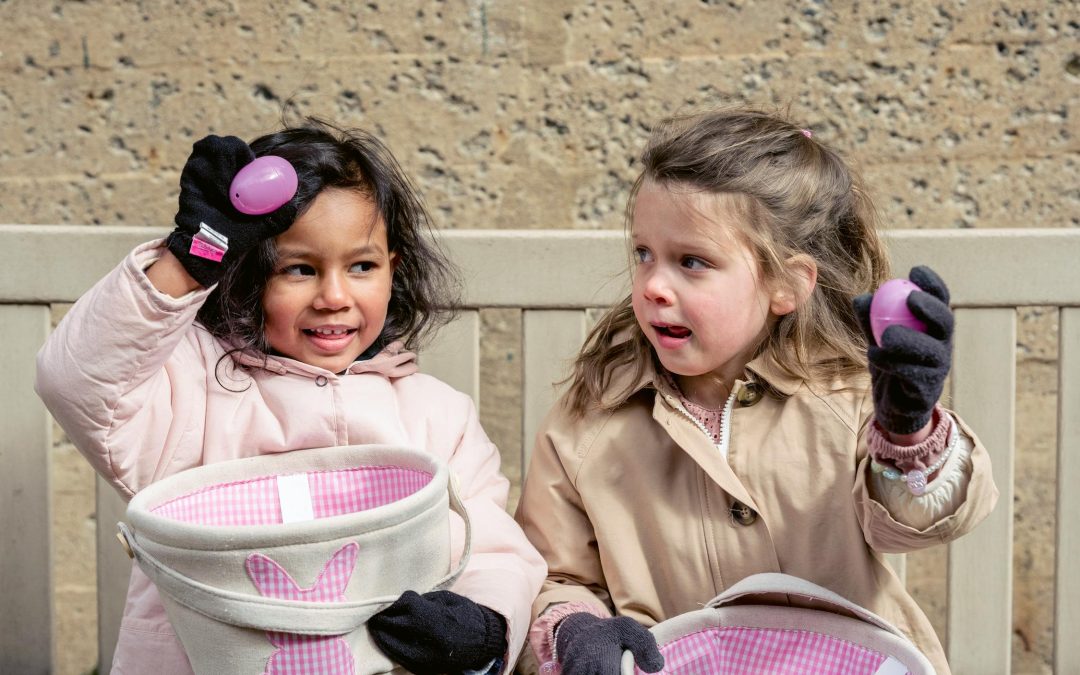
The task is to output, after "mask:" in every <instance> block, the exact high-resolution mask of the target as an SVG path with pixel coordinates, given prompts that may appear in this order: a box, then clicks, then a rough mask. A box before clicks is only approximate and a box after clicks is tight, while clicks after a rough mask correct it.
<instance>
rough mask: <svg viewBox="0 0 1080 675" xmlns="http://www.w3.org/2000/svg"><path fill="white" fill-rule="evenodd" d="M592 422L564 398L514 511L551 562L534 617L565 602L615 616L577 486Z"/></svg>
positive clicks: (546, 427) (546, 426)
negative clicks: (583, 444)
mask: <svg viewBox="0 0 1080 675" xmlns="http://www.w3.org/2000/svg"><path fill="white" fill-rule="evenodd" d="M590 423H596V422H595V420H593V421H591V422H590V421H586V420H581V419H576V418H573V417H572V416H571V415H570V414H569V413H568V412H567V411H566V409H565V407H564V403H563V402H560V403H559V404H557V405H556V406H555V408H554V409H553V410H552V411H551V412H550V413H549V414H548V416H547V419H546V420H545V421H544V423H543V424H542V425H541V427H540V431H539V432H538V433H537V436H536V443H535V446H534V449H533V454H532V460H531V462H530V465H529V471H528V473H527V474H526V477H525V483H524V486H523V487H522V492H521V501H520V502H519V504H518V508H517V515H516V517H517V520H518V522H520V523H521V526H522V528H523V529H524V530H525V535H526V536H527V537H528V538H529V540H530V541H532V543H533V544H534V545H535V546H536V548H537V550H539V551H540V554H541V555H542V556H543V557H544V560H545V561H547V565H548V575H547V579H546V580H545V581H544V585H543V588H542V589H541V591H540V595H539V596H538V597H537V598H536V600H535V602H534V603H533V616H539V615H540V614H542V613H543V612H544V611H545V609H547V608H548V607H550V606H551V605H554V604H558V603H564V602H573V603H584V604H586V605H588V606H591V607H594V608H596V609H595V611H594V612H593V613H596V614H597V615H601V614H606V615H608V616H610V615H611V602H610V598H609V596H608V593H607V590H606V589H607V582H606V580H605V578H604V572H603V567H602V565H601V562H600V553H599V549H598V547H597V541H596V533H595V531H594V530H593V525H592V522H591V520H590V519H589V514H588V512H587V511H586V509H585V505H584V503H583V502H582V500H581V496H580V494H579V493H578V491H577V488H576V487H575V482H576V479H577V475H578V471H579V469H580V466H581V459H582V456H583V455H584V454H585V453H584V451H583V450H582V449H581V448H580V445H581V443H580V439H582V438H586V437H590V434H588V433H585V432H584V431H583V430H584V428H585V427H587V426H588V425H589V424H590Z"/></svg>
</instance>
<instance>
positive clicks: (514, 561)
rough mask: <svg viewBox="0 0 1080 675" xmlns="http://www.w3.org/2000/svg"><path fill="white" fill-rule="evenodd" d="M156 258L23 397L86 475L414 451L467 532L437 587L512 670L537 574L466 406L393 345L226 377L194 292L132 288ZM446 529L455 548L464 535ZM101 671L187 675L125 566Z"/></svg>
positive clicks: (78, 320) (80, 328) (153, 595)
mask: <svg viewBox="0 0 1080 675" xmlns="http://www.w3.org/2000/svg"><path fill="white" fill-rule="evenodd" d="M161 250H162V249H161V242H150V243H147V244H144V245H142V246H139V247H138V248H136V249H135V250H134V251H133V252H132V253H131V254H130V255H128V257H127V258H126V259H125V260H124V261H123V262H122V263H121V264H120V265H119V266H118V267H117V268H116V269H114V270H113V271H112V272H110V273H109V274H108V275H107V276H106V277H105V278H104V279H102V280H101V281H99V282H98V283H97V284H96V285H95V286H94V287H93V288H91V289H90V290H89V291H88V292H87V293H86V294H85V295H84V296H83V297H82V298H80V300H79V301H78V302H77V303H75V305H74V306H73V307H72V308H71V311H70V312H69V313H68V314H67V316H66V317H65V318H64V320H63V321H62V322H61V323H60V325H59V326H58V327H57V329H56V331H55V332H54V333H53V334H52V335H51V336H50V337H49V339H48V340H47V341H46V343H45V346H44V347H42V349H41V351H40V353H39V354H38V371H37V383H36V388H37V392H38V394H39V395H40V396H41V398H42V399H43V400H44V401H45V404H46V405H47V406H48V408H49V410H50V411H51V412H52V414H53V416H54V417H55V418H56V420H57V421H58V422H59V423H60V425H61V426H62V427H63V428H64V430H65V431H66V432H67V434H68V436H69V437H70V439H71V441H72V442H73V443H74V444H75V446H76V447H77V448H78V449H79V451H80V452H82V454H83V455H84V456H85V457H86V458H87V460H89V462H90V463H91V464H92V465H93V467H94V469H95V470H97V472H98V473H100V474H101V475H102V476H104V477H105V478H106V479H107V480H108V481H109V482H110V483H112V484H113V485H114V486H115V487H116V489H117V490H118V491H120V493H121V494H123V495H124V496H125V497H130V496H131V495H133V494H134V493H136V492H138V491H139V490H140V489H142V488H143V487H145V486H147V485H148V484H150V483H152V482H153V481H156V480H159V479H161V478H163V477H165V476H168V475H171V474H174V473H176V472H178V471H183V470H184V469H187V468H190V467H195V466H200V465H202V464H210V463H212V462H220V461H224V460H228V459H235V458H238V457H247V456H251V455H261V454H265V453H272V452H287V451H289V450H296V449H300V448H318V447H325V446H334V445H351V444H362V443H388V444H403V445H409V446H412V447H417V448H420V449H423V450H426V451H427V452H430V453H431V454H433V455H435V456H437V457H439V458H440V459H442V460H444V461H446V462H447V463H448V464H449V466H450V469H451V471H452V472H453V474H455V475H456V476H457V479H458V480H459V484H460V492H461V496H462V499H463V501H464V503H465V506H466V509H467V510H468V512H469V515H470V517H471V519H472V521H473V548H472V558H471V559H470V562H469V564H468V567H467V568H466V570H465V572H464V574H463V575H462V576H461V578H460V580H459V581H458V582H457V583H456V584H455V585H454V587H453V588H452V590H454V591H455V592H457V593H460V594H462V595H465V596H467V597H469V598H471V599H472V600H474V601H476V602H478V603H480V604H483V605H485V606H487V607H491V608H492V609H495V610H496V611H498V612H500V613H501V614H502V615H503V616H505V617H506V620H507V625H508V630H509V634H508V640H509V643H510V652H509V655H510V657H511V658H510V662H511V663H512V662H513V660H514V658H515V657H516V655H517V654H518V653H519V651H520V649H521V646H522V643H523V641H524V639H525V636H526V633H527V631H528V626H529V619H530V611H531V605H532V601H533V598H534V597H535V596H536V594H537V592H538V590H539V588H540V584H541V582H542V581H543V579H544V577H545V575H546V566H545V564H544V562H543V560H542V559H541V558H540V556H539V554H538V553H537V552H536V550H535V549H534V548H533V547H532V545H531V544H530V543H529V542H528V540H527V539H526V538H525V537H524V535H523V534H522V532H521V529H520V528H519V527H518V525H517V524H516V523H515V522H514V520H513V519H512V518H511V517H510V516H509V515H508V514H507V513H506V511H505V507H506V498H507V492H508V489H509V482H508V481H507V479H506V478H505V477H504V476H503V475H502V473H501V472H500V470H499V459H500V458H499V453H498V450H497V449H496V448H495V446H494V445H493V444H492V443H491V441H490V440H488V438H487V436H486V435H485V433H484V431H483V429H481V427H480V422H479V419H478V417H477V413H476V409H475V407H474V405H473V403H472V400H471V399H470V398H469V397H468V396H466V395H464V394H462V393H460V392H458V391H455V390H454V389H451V388H450V387H449V386H447V385H446V384H444V383H442V382H440V381H439V380H436V379H435V378H433V377H430V376H427V375H423V374H419V373H416V364H415V362H414V361H413V357H412V355H411V354H409V353H408V352H397V350H395V349H393V348H391V349H389V350H387V351H384V352H383V353H382V354H379V355H378V356H376V357H375V358H373V359H371V360H368V361H358V362H356V363H354V364H353V365H352V366H351V367H350V368H349V370H348V371H347V372H346V373H344V374H341V375H338V374H335V373H332V372H329V371H325V370H322V369H320V368H316V367H313V366H308V365H306V364H303V363H300V362H298V361H294V360H292V359H288V358H274V357H271V358H270V359H269V360H268V361H267V362H266V363H263V361H262V359H254V358H248V359H246V361H245V365H247V366H248V367H247V369H246V370H242V369H239V368H237V367H236V365H235V363H234V361H233V359H232V358H231V357H225V358H222V356H223V355H224V354H225V349H224V348H223V346H222V344H221V343H220V342H218V340H216V339H215V338H214V337H212V336H211V335H210V334H209V333H208V332H207V331H206V330H205V329H204V328H203V327H202V326H200V325H197V324H195V323H194V322H195V314H196V312H197V311H198V309H199V307H200V305H202V303H203V302H204V301H205V299H206V296H207V295H208V294H209V291H208V290H200V291H196V292H194V293H191V294H189V295H187V296H185V297H183V298H171V297H168V296H166V295H163V294H161V293H159V292H158V291H156V290H155V289H154V287H153V286H152V285H151V283H150V281H149V280H148V279H147V278H146V275H145V274H144V272H143V270H145V269H146V268H147V267H149V265H150V264H151V263H152V262H153V261H155V260H156V259H157V257H158V256H159V255H160V253H161ZM453 520H454V522H453V524H452V531H453V542H452V547H453V548H452V550H453V551H455V552H459V551H460V550H461V547H462V543H463V542H462V537H463V534H464V531H463V527H462V526H461V521H460V519H457V518H454V519H453ZM103 526H105V527H108V526H109V524H107V523H106V524H103ZM455 562H456V561H455ZM113 672H114V673H136V672H138V673H151V672H152V673H154V675H171V674H173V673H177V674H180V673H185V674H186V673H190V672H191V669H190V666H189V665H188V663H187V659H186V657H185V656H184V654H183V651H182V649H181V647H180V644H179V642H178V641H177V640H176V637H175V635H174V634H173V631H172V628H171V627H170V625H169V622H168V619H167V618H166V616H165V612H164V609H163V608H162V605H161V601H160V599H159V598H158V594H157V589H156V588H155V587H154V586H153V584H152V583H150V581H149V580H148V579H147V578H146V577H145V576H144V575H143V574H142V573H141V572H140V571H139V570H138V568H137V567H135V568H133V570H132V580H131V585H130V587H129V589H128V600H127V607H126V608H125V610H124V619H123V623H122V626H121V634H120V640H119V643H118V644H117V648H116V655H115V658H114V662H113Z"/></svg>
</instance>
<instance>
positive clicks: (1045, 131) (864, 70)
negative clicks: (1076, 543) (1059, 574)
mask: <svg viewBox="0 0 1080 675" xmlns="http://www.w3.org/2000/svg"><path fill="white" fill-rule="evenodd" d="M0 26H3V27H4V40H3V42H2V43H0V120H2V121H3V126H2V132H0V133H2V134H3V142H2V143H0V194H2V195H3V199H0V222H5V223H32V224H41V225H42V226H48V225H52V224H59V223H70V224H132V225H167V224H169V223H170V222H171V219H172V215H173V213H174V211H175V202H176V195H177V193H178V187H177V179H178V175H179V170H180V168H181V167H182V165H183V162H184V160H185V158H186V157H187V154H188V152H189V151H190V148H191V144H192V142H194V141H195V140H197V139H198V138H200V137H202V136H203V135H205V134H207V133H218V134H234V135H238V136H241V137H244V138H251V137H254V136H256V135H258V134H261V133H265V132H268V131H271V130H273V129H274V128H276V127H277V126H278V123H279V120H280V118H281V115H282V113H283V111H285V112H288V113H289V114H313V115H320V116H324V117H326V118H329V119H331V120H334V121H336V122H338V123H340V124H342V125H347V126H360V127H364V128H367V129H370V130H372V131H374V132H376V133H377V134H379V135H380V136H381V137H383V139H384V140H385V141H386V142H387V143H388V144H389V145H390V147H391V148H392V149H393V150H394V152H395V153H396V154H397V156H398V158H399V159H400V160H401V162H402V164H403V165H404V166H405V168H406V169H407V170H408V171H409V173H410V174H411V175H412V176H413V177H414V178H415V179H416V181H417V182H418V184H419V185H420V187H421V189H422V191H423V192H424V194H425V196H426V198H427V201H428V203H429V205H430V206H431V208H432V211H433V212H434V214H435V217H436V219H437V221H438V225H439V226H440V227H444V228H618V227H620V226H621V222H620V219H621V211H622V208H623V205H624V202H625V199H626V195H627V189H628V186H629V184H630V182H631V180H632V179H633V177H634V175H635V172H636V171H637V165H636V163H635V157H636V155H637V154H638V152H639V151H640V149H641V147H642V144H643V141H644V139H645V137H646V135H647V133H648V130H649V128H650V125H651V124H652V123H653V122H655V121H656V120H657V119H659V118H661V117H663V116H665V115H668V114H671V113H675V112H680V111H688V110H692V109H696V108H700V107H705V106H712V105H717V104H726V103H739V102H745V103H752V104H757V105H766V106H780V107H783V108H786V109H788V110H789V111H790V114H791V115H792V116H793V117H794V118H795V119H796V120H799V121H801V122H802V123H803V124H804V125H805V126H806V127H808V128H810V129H812V130H813V132H814V133H815V137H816V138H819V139H820V140H822V141H823V142H826V143H828V144H831V145H833V146H834V147H837V148H838V149H840V150H841V151H842V152H844V153H845V155H846V156H847V157H848V158H850V159H851V160H852V161H853V162H854V163H855V164H856V165H857V166H858V167H859V168H860V169H861V170H862V171H863V173H864V174H865V175H866V177H867V179H868V181H869V184H870V187H871V189H872V191H873V193H874V194H875V196H876V199H877V203H878V205H879V207H880V209H881V211H882V214H883V217H884V221H885V223H886V224H887V227H895V228H957V227H969V228H995V227H1080V187H1078V186H1080V126H1078V122H1077V113H1078V111H1080V105H1078V103H1080V98H1078V95H1080V42H1078V37H1080V4H1078V3H1076V2H1075V0H1041V1H1040V0H1009V1H1008V2H1004V1H995V0H891V1H890V2H884V1H880V0H860V1H854V0H853V1H851V2H831V1H828V0H767V1H763V2H751V1H749V0H679V1H677V2H663V1H662V0H584V1H582V2H569V1H568V0H545V1H544V2H531V1H525V2H507V1H505V0H459V1H452V0H443V1H426V2H425V1H420V0H395V1H394V2H388V1H386V0H369V1H367V2H342V1H340V0H306V1H303V2H282V1H269V2H253V1H247V2H245V1H244V0H232V1H230V0H207V1H205V2H180V1H178V0H175V1H172V2H169V1H166V0H140V1H134V2H121V1H119V0H113V1H94V0H86V1H83V2H76V1H59V0H52V1H39V0H0ZM1019 253H1020V254H1021V255H1022V252H1019ZM1032 263H1033V264H1034V265H1037V264H1038V261H1035V260H1033V261H1032ZM941 272H942V273H943V275H944V276H945V277H946V279H947V278H948V270H941ZM63 310H64V308H62V307H57V308H56V314H57V316H59V315H61V314H62V313H63ZM1020 319H1021V320H1020V326H1019V329H1018V345H1017V358H1018V382H1019V387H1021V388H1022V390H1023V397H1022V399H1021V402H1020V405H1019V406H1018V420H1017V428H1018V439H1017V443H1018V453H1017V457H1016V464H1017V476H1018V485H1017V495H1016V504H1015V507H1016V533H1015V572H1016V575H1017V583H1016V587H1015V591H1014V594H1015V600H1014V602H1015V605H1014V615H1015V616H1014V622H1015V637H1014V645H1013V647H1014V649H1013V654H1014V657H1013V658H1014V663H1013V667H1014V671H1013V672H1019V673H1041V672H1049V671H1050V665H1049V658H1050V653H1049V652H1050V645H1051V630H1052V611H1053V609H1052V602H1050V599H1051V596H1050V595H1049V591H1048V590H1047V589H1048V588H1049V585H1050V583H1051V582H1052V580H1053V524H1054V495H1053V491H1052V490H1048V489H1046V488H1047V486H1048V485H1049V484H1052V482H1053V476H1054V463H1055V459H1054V457H1055V450H1056V449H1055V447H1054V446H1055V441H1054V435H1053V430H1054V424H1055V415H1056V410H1055V409H1054V407H1053V405H1052V401H1053V396H1054V391H1055V388H1056V378H1055V366H1056V358H1057V355H1056V330H1057V323H1056V316H1055V314H1054V313H1053V312H1040V311H1038V310H1033V311H1030V312H1026V313H1025V314H1024V315H1023V316H1021V317H1020ZM482 320H483V326H484V329H485V338H484V346H483V355H484V356H483V358H484V364H483V367H484V373H485V376H484V381H483V391H482V397H483V399H484V401H482V404H483V403H488V405H487V407H486V410H485V413H484V417H485V419H484V422H485V425H486V426H487V428H488V430H489V433H490V434H491V435H492V436H493V437H494V439H495V440H496V442H498V443H499V445H500V447H501V448H502V449H503V452H504V454H505V455H506V457H507V460H508V464H510V465H513V466H516V464H517V459H516V458H517V456H518V453H519V452H520V446H521V441H520V433H521V430H520V422H519V421H518V420H517V419H516V418H515V417H513V416H511V415H507V414H505V413H503V412H501V411H500V408H502V409H508V408H512V404H513V403H514V402H515V397H516V396H517V395H518V394H517V391H518V388H519V387H520V377H521V375H520V369H519V367H518V363H519V357H520V330H521V318H520V313H518V312H515V311H513V310H491V311H485V312H484V315H483V317H482ZM494 402H498V403H499V404H500V405H492V403H494ZM504 402H505V403H507V404H511V405H506V406H504V405H502V404H503V403H504ZM56 438H57V442H56V448H55V460H56V466H57V469H56V472H55V481H54V482H55V513H56V521H57V522H56V540H57V546H56V548H55V558H56V562H55V566H56V588H57V619H56V620H57V630H58V635H57V645H58V647H57V650H58V652H59V653H58V658H59V665H60V667H59V672H64V673H82V672H86V671H88V670H90V669H91V668H92V664H93V663H94V661H95V659H96V646H95V643H94V638H93V635H94V612H95V609H94V598H93V583H94V558H93V554H92V550H93V549H92V541H93V531H94V526H95V524H94V522H93V498H92V495H93V481H92V475H91V472H90V470H89V468H88V467H87V466H86V465H85V462H83V461H82V460H81V458H80V457H79V456H78V455H77V453H75V452H74V451H73V449H72V448H71V447H70V445H69V444H67V442H66V440H65V439H64V438H63V435H62V433H61V432H60V431H59V430H57V435H56ZM73 516H78V517H73ZM944 561H945V556H944V550H937V551H931V552H927V553H922V554H917V555H913V556H911V560H910V565H909V567H910V578H911V584H912V586H913V587H914V589H915V592H916V594H917V596H918V598H919V600H920V602H921V603H922V604H923V605H924V607H926V609H927V611H928V613H929V614H930V615H931V617H932V619H933V620H934V622H935V624H936V625H938V626H939V629H940V630H942V632H944V609H943V607H942V604H941V597H940V592H941V590H942V588H943V587H944V583H945V578H944V575H945V568H944ZM988 590H990V591H991V592H992V589H988Z"/></svg>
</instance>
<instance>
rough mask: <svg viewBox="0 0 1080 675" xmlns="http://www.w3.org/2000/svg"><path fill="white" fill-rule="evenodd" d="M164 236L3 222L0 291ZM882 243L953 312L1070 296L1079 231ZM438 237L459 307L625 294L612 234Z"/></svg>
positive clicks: (1079, 274) (4, 294) (904, 236)
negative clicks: (461, 298)
mask: <svg viewBox="0 0 1080 675" xmlns="http://www.w3.org/2000/svg"><path fill="white" fill-rule="evenodd" d="M165 234H167V230H164V229H161V228H150V227H124V226H95V227H88V226H85V225H48V226H41V225H0V247H3V248H2V249H0V250H4V251H7V252H10V264H7V265H4V266H0V298H2V299H4V301H6V302H26V303H36V302H73V301H74V300H76V299H77V298H78V297H79V296H80V295H82V293H83V292H84V291H85V290H86V289H87V288H89V287H90V286H91V284H93V283H94V282H95V281H97V280H98V279H100V278H101V276H102V275H104V274H105V273H106V272H107V271H109V269H111V268H112V267H114V266H115V265H116V264H117V263H118V262H119V261H120V260H121V259H122V258H123V257H124V255H125V254H127V252H128V251H130V250H131V248H132V247H134V246H135V245H136V244H138V243H140V242H143V241H148V240H150V239H153V238H155V237H160V236H164V235H165ZM884 238H885V240H886V243H887V244H888V246H889V249H890V251H891V253H890V255H891V258H892V261H893V266H894V269H895V271H896V272H897V274H898V275H905V274H906V273H907V270H908V269H909V268H910V267H911V266H912V265H914V264H919V263H922V264H927V265H930V266H931V267H933V268H934V269H937V270H941V271H942V272H943V273H945V271H946V270H947V276H948V282H949V290H950V291H951V292H952V301H953V304H954V305H955V306H957V307H1004V306H1013V307H1015V306H1018V305H1059V306H1068V305H1074V306H1075V305H1076V304H1077V303H1078V300H1077V298H1076V296H1077V293H1078V290H1077V289H1080V266H1078V265H1076V263H1075V261H1076V260H1078V259H1080V232H1078V231H1077V230H1076V229H1065V228H1062V229H1001V230H972V229H964V230H895V231H891V232H886V233H885V235H884ZM438 239H439V241H440V242H441V243H442V244H443V245H444V246H445V248H446V250H447V251H448V252H449V254H450V256H451V257H452V258H453V259H454V260H455V261H456V262H457V263H458V264H459V265H460V266H461V268H462V270H463V273H464V279H465V285H466V305H467V306H468V307H472V308H478V307H521V308H548V309H555V308H562V309H566V308H581V309H585V308H588V307H602V306H604V305H607V304H610V303H611V302H612V301H613V300H616V299H618V298H619V297H620V296H622V295H624V294H625V293H626V289H627V285H626V277H625V273H624V272H625V269H626V264H627V254H626V248H625V244H624V235H623V233H622V232H621V231H617V230H606V231H579V230H528V231H522V230H448V231H443V232H440V233H439V236H438ZM1032 260H1038V261H1039V273H1038V274H1032V273H1031V261H1032ZM43 266H44V268H45V269H48V270H49V273H48V274H43V273H42V269H43ZM50 266H51V267H50Z"/></svg>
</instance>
